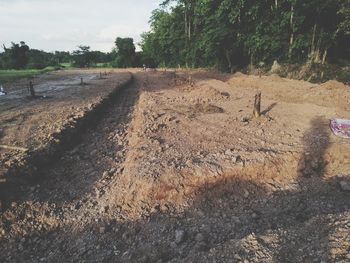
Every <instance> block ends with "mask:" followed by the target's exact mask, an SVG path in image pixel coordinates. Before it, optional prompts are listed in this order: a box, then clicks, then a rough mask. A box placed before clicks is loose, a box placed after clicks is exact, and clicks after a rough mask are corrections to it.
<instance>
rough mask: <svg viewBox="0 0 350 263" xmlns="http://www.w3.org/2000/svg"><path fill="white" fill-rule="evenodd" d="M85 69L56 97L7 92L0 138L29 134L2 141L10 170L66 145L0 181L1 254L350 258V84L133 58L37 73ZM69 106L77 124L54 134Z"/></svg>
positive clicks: (24, 257)
mask: <svg viewBox="0 0 350 263" xmlns="http://www.w3.org/2000/svg"><path fill="white" fill-rule="evenodd" d="M81 74H87V75H91V74H92V75H93V76H95V78H96V76H97V79H94V78H93V77H91V79H89V85H86V87H85V86H77V85H76V84H75V85H71V84H70V86H69V88H67V89H64V90H57V91H55V93H53V94H52V98H51V100H50V101H49V99H42V100H37V101H33V100H31V101H28V102H26V104H24V102H23V101H26V100H27V99H25V98H23V97H22V98H21V100H22V101H21V102H18V104H16V103H15V102H11V101H10V102H8V104H7V106H3V105H5V104H1V103H2V101H0V107H7V108H6V109H7V110H6V111H4V110H2V111H1V112H2V113H1V115H0V121H2V122H1V123H2V124H1V129H2V130H3V132H2V134H4V135H2V138H1V141H0V144H7V145H16V146H21V147H25V148H30V151H28V152H24V153H19V152H13V151H12V152H11V151H10V152H5V153H4V152H3V149H1V158H2V159H1V160H4V159H3V158H7V159H6V164H5V162H3V161H2V162H1V165H2V166H5V167H4V168H3V170H11V167H12V166H16V167H21V166H20V165H18V161H14V162H12V161H11V160H22V159H23V158H25V157H23V156H26V155H28V156H30V155H33V154H35V153H36V152H40V154H41V155H39V156H43V158H44V157H45V154H49V155H50V153H51V151H54V152H57V153H56V154H54V155H50V161H49V162H45V163H40V162H36V163H34V164H33V163H31V162H30V161H31V160H32V159H30V158H29V159H26V160H27V164H26V166H23V167H29V168H30V169H31V171H32V176H31V177H29V176H28V179H26V180H24V181H23V182H22V181H21V182H20V183H19V182H18V183H17V182H16V183H8V181H7V177H5V179H6V182H3V185H2V186H1V185H0V188H1V190H2V191H3V193H5V194H2V195H1V196H2V197H1V198H2V213H1V218H0V251H2V253H0V258H1V261H4V262H62V261H64V262H349V260H350V211H349V207H350V199H349V198H350V192H349V188H350V186H349V184H350V176H349V175H350V142H349V141H348V140H346V139H342V138H338V137H335V136H334V135H333V134H331V132H330V129H329V119H330V118H332V117H339V118H350V114H349V110H350V89H349V87H347V86H345V85H342V84H340V83H338V82H335V81H330V82H327V83H326V84H323V85H317V84H311V83H309V82H305V81H296V80H289V79H284V78H280V77H278V76H268V77H267V76H263V77H262V78H259V77H256V76H247V75H244V74H234V75H224V74H217V73H213V72H205V71H192V72H190V73H189V72H186V71H178V72H174V71H169V70H167V72H137V71H135V70H133V76H134V81H133V83H131V84H126V85H117V82H119V83H125V82H126V81H127V79H128V78H129V77H130V75H129V74H128V73H126V72H120V71H116V72H113V73H111V74H109V75H108V76H106V77H105V79H103V80H99V79H98V74H97V75H96V73H93V72H92V71H88V72H85V71H83V72H82V71H77V72H71V71H68V72H60V73H54V74H53V75H49V76H46V75H45V76H41V77H40V78H39V80H38V85H39V84H40V83H42V85H46V86H51V85H52V86H53V87H56V86H59V85H60V84H57V82H59V83H62V82H63V83H65V82H67V79H70V78H74V81H75V82H74V83H76V80H77V79H78V80H79V79H80V75H81ZM94 74H95V75H94ZM189 74H190V75H191V78H190V81H188V80H189ZM49 81H56V84H50V85H48V84H45V83H48V82H49ZM116 86H118V87H117V88H116ZM113 91H114V92H116V95H115V96H112V97H111V96H110V95H109V94H111V93H112V92H113ZM258 91H261V92H262V109H263V114H262V116H261V117H260V118H258V119H255V118H253V117H252V110H253V107H252V106H253V102H254V95H255V94H256V92H258ZM48 94H49V93H48ZM102 97H105V98H106V97H108V98H110V99H108V100H103V99H99V98H102ZM59 98H60V99H59ZM2 100H3V99H2ZM5 101H6V100H5ZM90 103H96V104H101V105H104V106H103V110H101V111H97V110H96V107H95V108H94V107H89V106H88V105H89V104H90ZM11 105H14V106H16V105H17V106H16V107H13V108H12V106H11ZM72 106H74V109H72ZM21 107H23V108H21ZM84 107H87V108H84ZM101 107H102V106H101ZM2 109H4V108H2ZM31 109H34V110H33V111H31V114H30V115H29V116H30V117H28V116H27V117H26V118H24V117H21V116H22V115H23V114H25V113H26V112H28V111H30V110H31ZM75 110H76V111H75ZM90 112H93V114H94V116H95V118H93V120H94V121H91V122H90V118H88V116H89V114H90V115H91V113H90ZM15 116H18V117H16V118H15ZM68 116H69V117H68ZM11 118H14V119H15V120H14V121H13V125H7V124H9V123H11V122H9V121H8V120H9V119H11ZM69 118H73V119H75V120H76V122H71V123H70V124H69V125H70V126H71V127H72V128H71V130H73V131H74V130H78V131H79V132H78V134H79V136H72V134H74V133H62V132H61V137H60V138H61V140H59V141H58V142H56V144H50V141H51V139H50V138H51V137H52V134H53V133H55V132H56V133H57V129H59V132H58V133H60V131H62V130H64V127H65V125H67V124H66V120H67V119H69ZM22 119H25V121H22ZM5 120H7V121H5ZM84 120H85V122H87V121H88V122H89V123H90V125H87V126H86V127H85V126H84V129H79V127H80V126H79V125H78V124H79V123H80V122H79V121H81V122H83V123H84ZM37 123H40V124H41V123H43V124H45V125H43V126H41V128H40V129H35V128H33V127H36V126H37ZM5 124H6V125H7V126H3V125H5ZM62 127H63V128H62ZM16 131H18V132H17V133H16ZM50 136H51V137H50ZM66 137H68V138H69V139H66ZM47 138H48V139H47ZM53 138H54V139H55V138H56V139H57V136H56V137H55V136H53ZM72 138H73V139H72ZM77 138H78V139H77ZM62 141H63V142H65V144H68V145H65V147H61V145H62ZM67 142H68V143H67ZM46 145H50V147H51V148H50V149H51V151H48V152H47V151H41V150H40V149H42V148H44V149H46ZM55 149H60V150H57V151H55ZM22 155H23V156H22ZM3 156H5V157H3ZM21 158H22V159H21ZM13 171H18V169H17V170H16V169H14V170H13ZM22 171H23V169H22ZM13 173H14V175H13V176H16V174H15V172H13ZM10 175H11V176H12V174H10ZM10 175H8V176H10ZM11 176H10V178H11ZM23 177H24V178H26V176H25V175H22V176H21V178H23ZM5 190H6V191H5ZM4 191H5V192H4Z"/></svg>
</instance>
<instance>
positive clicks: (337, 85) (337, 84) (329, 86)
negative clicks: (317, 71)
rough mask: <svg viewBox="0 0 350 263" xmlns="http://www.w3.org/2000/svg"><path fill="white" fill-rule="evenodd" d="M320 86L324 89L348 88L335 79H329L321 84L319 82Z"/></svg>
mask: <svg viewBox="0 0 350 263" xmlns="http://www.w3.org/2000/svg"><path fill="white" fill-rule="evenodd" d="M321 87H322V88H325V89H345V88H348V87H347V86H346V85H345V84H343V83H341V82H339V81H336V80H329V81H327V82H325V83H323V84H321Z"/></svg>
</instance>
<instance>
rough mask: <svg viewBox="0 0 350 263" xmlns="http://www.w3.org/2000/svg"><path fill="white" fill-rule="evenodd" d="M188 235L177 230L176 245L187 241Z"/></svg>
mask: <svg viewBox="0 0 350 263" xmlns="http://www.w3.org/2000/svg"><path fill="white" fill-rule="evenodd" d="M185 236H186V233H185V231H183V230H176V231H175V243H176V244H181V243H182V242H183V241H185Z"/></svg>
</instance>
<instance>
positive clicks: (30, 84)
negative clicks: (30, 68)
mask: <svg viewBox="0 0 350 263" xmlns="http://www.w3.org/2000/svg"><path fill="white" fill-rule="evenodd" d="M29 92H30V95H31V96H32V97H33V98H34V97H35V90H34V87H33V82H32V81H29Z"/></svg>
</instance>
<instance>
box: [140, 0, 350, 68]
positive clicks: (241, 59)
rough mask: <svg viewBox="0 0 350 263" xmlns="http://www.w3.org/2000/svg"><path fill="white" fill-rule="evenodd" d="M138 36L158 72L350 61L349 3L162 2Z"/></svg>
mask: <svg viewBox="0 0 350 263" xmlns="http://www.w3.org/2000/svg"><path fill="white" fill-rule="evenodd" d="M150 24H151V30H150V31H149V32H147V33H144V34H143V36H142V49H143V56H144V58H145V60H146V61H148V63H153V64H155V65H162V66H167V67H169V66H172V67H173V66H178V65H180V66H189V67H213V66H214V67H217V68H218V69H221V70H228V71H229V70H233V69H234V68H237V67H242V66H246V65H249V64H252V65H259V64H260V65H261V64H271V63H272V62H273V61H274V60H278V61H281V62H286V63H296V62H298V63H299V62H305V61H312V62H315V63H325V62H326V61H327V62H331V63H338V62H341V60H342V59H349V58H350V0H308V1H303V0H261V1H254V0H166V1H164V2H163V4H161V6H160V7H159V9H157V10H155V11H153V14H152V17H151V20H150Z"/></svg>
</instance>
